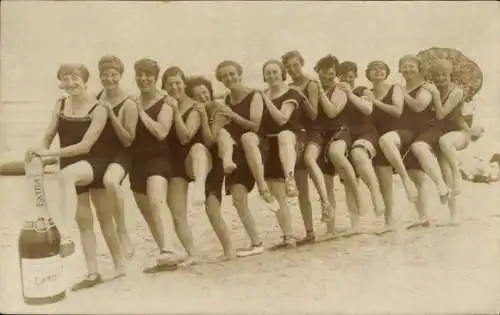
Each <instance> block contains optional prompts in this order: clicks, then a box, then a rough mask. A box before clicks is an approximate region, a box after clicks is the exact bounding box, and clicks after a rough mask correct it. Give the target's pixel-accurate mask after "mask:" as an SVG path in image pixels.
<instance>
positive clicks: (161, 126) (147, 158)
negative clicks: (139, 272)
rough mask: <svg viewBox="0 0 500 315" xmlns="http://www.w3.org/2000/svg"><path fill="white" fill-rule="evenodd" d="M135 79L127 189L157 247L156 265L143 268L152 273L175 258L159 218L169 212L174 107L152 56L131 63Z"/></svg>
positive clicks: (169, 240)
mask: <svg viewBox="0 0 500 315" xmlns="http://www.w3.org/2000/svg"><path fill="white" fill-rule="evenodd" d="M134 70H135V81H136V83H137V87H138V88H139V90H140V96H139V97H138V98H137V99H136V105H137V110H138V112H139V120H138V124H137V129H136V134H135V139H134V142H133V143H132V146H131V148H130V149H131V154H132V163H131V167H130V188H131V189H132V192H133V193H134V197H135V201H136V203H137V206H138V207H139V209H140V211H141V213H142V215H143V217H144V219H145V220H146V223H147V224H148V226H149V229H150V231H151V234H152V235H153V238H154V240H155V242H156V244H157V246H158V248H159V250H160V255H159V257H158V258H157V265H155V266H153V267H151V268H146V269H145V270H144V272H146V273H151V272H157V271H162V270H164V269H165V268H166V269H168V268H169V267H170V266H171V265H176V264H177V263H178V259H177V258H176V257H174V252H173V251H172V250H170V249H168V248H167V246H168V247H171V234H170V233H171V231H167V233H169V235H168V236H169V237H168V243H167V242H166V240H165V232H164V229H163V224H162V220H161V213H168V211H169V210H168V207H167V201H166V195H167V182H168V180H169V179H170V178H171V177H172V163H171V155H172V152H171V150H170V145H169V143H168V141H167V140H166V138H167V136H168V134H169V133H170V132H171V127H172V123H173V115H174V113H173V110H172V107H171V106H169V104H172V103H173V102H174V101H175V100H172V99H170V98H169V97H168V96H166V95H165V93H164V92H162V91H160V90H159V89H158V88H157V87H156V83H157V81H158V75H159V73H160V67H159V65H158V63H157V62H156V61H154V60H152V59H148V58H144V59H140V60H138V61H137V62H136V63H135V64H134Z"/></svg>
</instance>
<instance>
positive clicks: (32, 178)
mask: <svg viewBox="0 0 500 315" xmlns="http://www.w3.org/2000/svg"><path fill="white" fill-rule="evenodd" d="M43 175H44V174H43V163H42V161H41V159H40V158H33V159H32V160H31V161H29V162H26V192H27V201H28V202H27V204H26V208H25V210H26V212H25V214H24V217H23V221H24V222H25V225H26V223H28V222H38V224H41V223H43V224H49V226H48V227H50V225H53V222H52V219H51V218H50V213H49V209H48V207H47V198H46V196H45V189H44V181H43ZM41 220H42V221H44V222H40V221H41ZM49 221H50V222H49Z"/></svg>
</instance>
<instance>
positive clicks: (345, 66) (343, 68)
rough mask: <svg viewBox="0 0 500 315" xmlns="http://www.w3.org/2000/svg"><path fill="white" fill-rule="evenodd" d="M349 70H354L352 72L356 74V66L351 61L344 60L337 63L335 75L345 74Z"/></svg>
mask: <svg viewBox="0 0 500 315" xmlns="http://www.w3.org/2000/svg"><path fill="white" fill-rule="evenodd" d="M350 71H352V72H354V74H355V75H356V76H357V75H358V66H357V65H356V63H354V62H352V61H344V62H342V63H341V64H340V65H339V67H338V69H337V76H338V77H340V76H341V75H344V74H347V73H348V72H350Z"/></svg>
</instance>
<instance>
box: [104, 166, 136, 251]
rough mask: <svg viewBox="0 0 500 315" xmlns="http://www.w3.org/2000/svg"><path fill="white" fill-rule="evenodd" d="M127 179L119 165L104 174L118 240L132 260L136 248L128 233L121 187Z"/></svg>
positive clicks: (109, 167)
mask: <svg viewBox="0 0 500 315" xmlns="http://www.w3.org/2000/svg"><path fill="white" fill-rule="evenodd" d="M124 177H125V170H124V169H123V167H122V166H121V165H119V164H116V163H113V164H110V165H109V166H108V169H107V170H106V173H105V174H104V178H103V183H104V187H105V188H106V192H107V193H108V198H109V200H111V204H110V207H111V208H112V209H114V212H113V217H114V220H115V224H116V231H117V232H118V239H119V241H120V244H121V246H122V248H123V253H124V255H125V258H127V259H130V258H132V256H133V255H134V246H133V245H132V241H131V240H130V237H129V235H128V233H127V226H126V222H125V200H124V197H123V190H122V187H121V183H120V182H121V180H122V179H123V178H124Z"/></svg>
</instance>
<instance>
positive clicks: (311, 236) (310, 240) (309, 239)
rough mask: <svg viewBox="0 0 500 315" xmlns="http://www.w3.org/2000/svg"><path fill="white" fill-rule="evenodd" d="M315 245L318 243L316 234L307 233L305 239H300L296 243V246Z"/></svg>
mask: <svg viewBox="0 0 500 315" xmlns="http://www.w3.org/2000/svg"><path fill="white" fill-rule="evenodd" d="M314 243H316V236H315V235H314V233H307V235H306V236H305V237H304V238H303V239H300V240H298V241H297V242H296V245H297V246H304V245H309V244H314Z"/></svg>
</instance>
